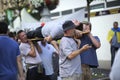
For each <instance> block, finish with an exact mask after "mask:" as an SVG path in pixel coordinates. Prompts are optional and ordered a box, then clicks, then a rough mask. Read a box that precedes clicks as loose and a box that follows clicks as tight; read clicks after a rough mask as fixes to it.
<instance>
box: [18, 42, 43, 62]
mask: <svg viewBox="0 0 120 80" xmlns="http://www.w3.org/2000/svg"><path fill="white" fill-rule="evenodd" d="M19 48H20V51H21V54H22V55H23V56H24V57H25V63H29V64H38V63H40V62H41V61H42V60H41V57H40V55H39V53H38V51H37V49H36V48H35V51H36V57H31V56H28V53H29V52H30V45H29V44H28V43H21V44H20V46H19Z"/></svg>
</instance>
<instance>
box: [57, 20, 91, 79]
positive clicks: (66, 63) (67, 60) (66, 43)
mask: <svg viewBox="0 0 120 80" xmlns="http://www.w3.org/2000/svg"><path fill="white" fill-rule="evenodd" d="M62 27H63V31H64V37H62V39H61V41H60V46H59V47H60V54H59V67H60V68H59V71H60V77H61V78H62V80H82V79H81V73H82V71H81V59H80V56H79V54H80V53H81V52H83V51H85V50H87V49H89V48H91V46H89V45H88V44H86V45H84V46H83V47H82V48H80V49H78V46H79V45H80V41H78V40H75V39H74V38H73V37H74V33H75V27H76V26H75V24H74V23H73V22H72V21H65V23H64V24H63V26H62Z"/></svg>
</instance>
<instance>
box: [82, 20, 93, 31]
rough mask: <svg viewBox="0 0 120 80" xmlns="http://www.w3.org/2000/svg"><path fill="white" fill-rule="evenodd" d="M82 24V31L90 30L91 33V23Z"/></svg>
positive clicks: (84, 22)
mask: <svg viewBox="0 0 120 80" xmlns="http://www.w3.org/2000/svg"><path fill="white" fill-rule="evenodd" d="M82 24H83V30H82V31H85V30H90V31H91V27H92V25H91V23H90V22H87V21H83V22H82Z"/></svg>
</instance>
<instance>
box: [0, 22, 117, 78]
mask: <svg viewBox="0 0 120 80" xmlns="http://www.w3.org/2000/svg"><path fill="white" fill-rule="evenodd" d="M81 24H82V27H81ZM114 24H116V23H114ZM61 29H62V30H63V36H62V37H61V39H60V43H59V45H58V44H56V43H55V42H54V41H53V39H54V38H52V37H51V35H49V36H47V37H45V38H44V39H43V40H42V41H32V40H30V39H28V38H27V35H26V33H25V32H24V31H23V30H20V31H18V33H17V35H18V39H20V41H21V43H20V45H18V43H17V42H16V41H14V40H12V39H10V38H9V37H8V36H7V31H8V25H7V24H6V23H4V22H0V54H1V56H0V59H1V60H0V80H17V77H18V74H17V73H18V72H19V80H24V79H25V77H24V75H23V68H22V63H21V56H23V57H24V58H25V64H26V69H27V72H26V80H57V76H58V75H56V74H55V72H54V68H53V59H52V56H53V53H57V55H58V56H59V76H60V77H61V79H62V80H91V79H92V77H91V76H92V75H91V69H90V68H96V67H98V59H97V55H96V49H98V48H99V47H100V46H101V43H100V40H99V38H98V36H93V35H92V33H91V29H92V25H91V23H90V22H82V23H81V22H79V21H77V20H67V21H65V22H64V23H63V24H62V26H61ZM61 29H60V30H61ZM112 30H113V31H115V32H116V31H117V30H116V29H112ZM58 32H59V31H58ZM111 33H112V32H111ZM115 34H116V35H118V36H117V38H115V39H111V38H109V40H110V43H112V44H113V43H114V44H115V45H116V43H115V42H114V41H119V34H118V33H117V32H116V33H115ZM49 43H51V44H49ZM118 43H119V42H118ZM112 46H113V45H112ZM116 46H118V45H116ZM115 50H116V48H113V47H111V51H112V53H113V52H115Z"/></svg>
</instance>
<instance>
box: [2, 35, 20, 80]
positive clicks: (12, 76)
mask: <svg viewBox="0 0 120 80" xmlns="http://www.w3.org/2000/svg"><path fill="white" fill-rule="evenodd" d="M19 54H20V51H19V45H18V44H17V42H16V41H14V40H12V39H10V38H9V37H8V36H0V80H17V73H18V71H17V56H18V55H19Z"/></svg>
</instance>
